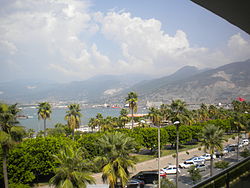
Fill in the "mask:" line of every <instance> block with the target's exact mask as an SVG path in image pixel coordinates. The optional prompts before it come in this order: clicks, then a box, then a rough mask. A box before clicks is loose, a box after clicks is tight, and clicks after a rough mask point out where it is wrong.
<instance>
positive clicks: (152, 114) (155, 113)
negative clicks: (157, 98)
mask: <svg viewBox="0 0 250 188" xmlns="http://www.w3.org/2000/svg"><path fill="white" fill-rule="evenodd" d="M148 115H149V118H150V119H151V121H152V123H153V124H154V125H155V126H157V127H158V185H159V187H160V181H161V179H160V158H161V146H160V143H161V140H160V138H161V132H160V131H161V130H160V126H161V122H162V119H163V115H162V112H161V111H160V110H158V109H156V108H153V107H152V108H150V109H149V113H148Z"/></svg>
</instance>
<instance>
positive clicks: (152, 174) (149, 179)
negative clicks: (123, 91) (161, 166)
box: [132, 170, 166, 184]
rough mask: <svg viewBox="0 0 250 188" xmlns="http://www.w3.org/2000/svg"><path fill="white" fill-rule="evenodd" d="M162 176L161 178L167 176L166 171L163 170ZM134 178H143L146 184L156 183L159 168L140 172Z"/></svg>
mask: <svg viewBox="0 0 250 188" xmlns="http://www.w3.org/2000/svg"><path fill="white" fill-rule="evenodd" d="M160 176H161V178H165V177H166V173H165V172H164V171H163V170H161V171H160ZM132 179H138V180H142V181H144V183H145V184H155V182H157V181H158V170H152V171H141V172H139V173H138V174H136V175H134V176H133V177H132Z"/></svg>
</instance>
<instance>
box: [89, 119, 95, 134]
mask: <svg viewBox="0 0 250 188" xmlns="http://www.w3.org/2000/svg"><path fill="white" fill-rule="evenodd" d="M88 126H89V127H90V128H91V129H92V132H93V131H94V129H95V127H96V126H97V119H96V118H90V119H89V122H88Z"/></svg>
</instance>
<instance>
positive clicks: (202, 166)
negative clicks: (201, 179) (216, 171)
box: [195, 164, 207, 171]
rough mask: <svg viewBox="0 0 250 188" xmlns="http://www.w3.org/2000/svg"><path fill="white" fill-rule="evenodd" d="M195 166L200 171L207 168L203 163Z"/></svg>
mask: <svg viewBox="0 0 250 188" xmlns="http://www.w3.org/2000/svg"><path fill="white" fill-rule="evenodd" d="M195 168H196V169H199V170H200V171H205V170H206V169H207V166H206V165H205V164H197V165H196V166H195Z"/></svg>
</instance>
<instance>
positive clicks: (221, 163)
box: [214, 161, 229, 169]
mask: <svg viewBox="0 0 250 188" xmlns="http://www.w3.org/2000/svg"><path fill="white" fill-rule="evenodd" d="M228 166H229V162H227V161H218V162H216V163H214V167H215V168H221V169H225V168H227V167H228Z"/></svg>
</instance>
